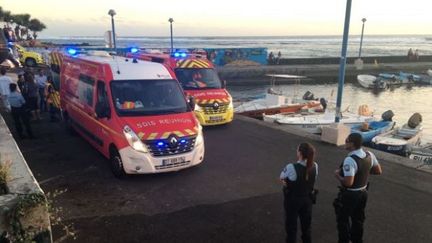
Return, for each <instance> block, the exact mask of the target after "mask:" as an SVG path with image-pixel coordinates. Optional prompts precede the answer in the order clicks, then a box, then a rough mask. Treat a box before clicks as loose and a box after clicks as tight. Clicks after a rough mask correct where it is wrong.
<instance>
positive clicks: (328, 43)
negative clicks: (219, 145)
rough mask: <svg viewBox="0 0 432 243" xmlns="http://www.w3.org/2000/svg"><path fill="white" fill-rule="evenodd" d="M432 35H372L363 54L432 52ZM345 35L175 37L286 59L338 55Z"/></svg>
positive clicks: (183, 43)
mask: <svg viewBox="0 0 432 243" xmlns="http://www.w3.org/2000/svg"><path fill="white" fill-rule="evenodd" d="M431 37H432V36H426V35H413V36H411V35H386V36H375V35H374V36H369V35H365V36H364V39H363V48H362V55H363V56H392V55H407V53H408V50H409V49H410V48H412V49H413V50H416V49H418V50H419V54H420V55H432V48H430V47H431V45H432V38H431ZM41 40H42V41H46V42H52V43H56V44H80V43H88V44H90V45H92V46H95V47H104V46H105V41H104V38H103V37H92V36H87V37H86V36H81V37H79V36H75V37H74V36H72V37H51V38H45V39H41ZM341 43H342V36H285V37H284V36H279V37H278V36H275V37H271V36H261V37H175V38H174V47H175V48H241V47H246V48H255V47H265V48H267V49H268V51H269V52H270V51H272V52H274V53H277V52H279V51H280V52H281V54H282V57H283V58H307V57H338V56H340V52H341ZM359 45H360V36H358V35H352V36H350V38H349V44H348V56H357V55H358V51H359ZM117 46H118V47H131V46H139V47H141V48H169V47H170V39H169V37H140V36H130V37H118V38H117Z"/></svg>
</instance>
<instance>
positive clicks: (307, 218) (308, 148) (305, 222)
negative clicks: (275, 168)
mask: <svg viewBox="0 0 432 243" xmlns="http://www.w3.org/2000/svg"><path fill="white" fill-rule="evenodd" d="M314 157H315V148H314V147H313V146H312V145H311V144H309V143H302V144H300V145H299V147H298V149H297V159H298V161H297V163H290V164H288V165H287V166H286V167H285V168H284V169H283V171H282V173H281V175H280V180H281V181H282V182H283V184H284V188H283V192H284V208H285V229H286V233H287V238H286V242H288V243H294V242H296V238H297V219H298V218H300V224H301V230H302V241H303V243H310V242H312V239H311V221H312V204H313V197H314V184H315V180H316V178H317V176H318V164H317V163H315V162H314Z"/></svg>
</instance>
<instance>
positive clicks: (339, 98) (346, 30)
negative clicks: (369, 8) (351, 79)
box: [335, 0, 352, 123]
mask: <svg viewBox="0 0 432 243" xmlns="http://www.w3.org/2000/svg"><path fill="white" fill-rule="evenodd" d="M351 3H352V0H347V5H346V11H345V24H344V33H343V40H342V53H341V59H340V66H339V84H338V93H337V100H336V116H335V122H336V123H339V121H340V119H341V117H342V114H341V105H342V93H343V86H344V82H345V65H346V55H347V48H348V34H349V25H350V18H351Z"/></svg>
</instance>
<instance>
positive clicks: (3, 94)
mask: <svg viewBox="0 0 432 243" xmlns="http://www.w3.org/2000/svg"><path fill="white" fill-rule="evenodd" d="M0 74H1V76H0V108H2V109H5V110H6V111H10V105H9V102H8V96H9V94H10V89H9V86H10V84H11V83H12V79H11V78H10V77H9V76H7V75H6V68H5V67H2V68H1V69H0Z"/></svg>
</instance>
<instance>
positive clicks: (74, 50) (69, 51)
mask: <svg viewBox="0 0 432 243" xmlns="http://www.w3.org/2000/svg"><path fill="white" fill-rule="evenodd" d="M66 51H67V53H69V55H72V56H73V55H75V54H77V50H76V49H74V48H68V49H67V50H66Z"/></svg>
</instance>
